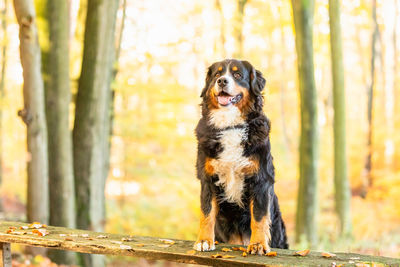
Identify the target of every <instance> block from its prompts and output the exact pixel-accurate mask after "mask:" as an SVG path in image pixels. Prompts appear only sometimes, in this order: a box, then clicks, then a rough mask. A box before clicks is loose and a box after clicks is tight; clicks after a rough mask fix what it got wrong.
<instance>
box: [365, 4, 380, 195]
mask: <svg viewBox="0 0 400 267" xmlns="http://www.w3.org/2000/svg"><path fill="white" fill-rule="evenodd" d="M372 23H373V27H374V30H373V32H372V38H371V80H370V84H369V86H368V88H367V96H368V105H367V118H368V130H367V156H366V159H365V165H364V171H363V188H362V192H361V196H363V197H365V196H366V194H367V192H368V189H369V187H370V186H371V185H372V176H371V169H372V122H373V117H372V115H373V113H372V110H373V103H374V101H373V100H374V85H375V58H376V42H377V39H378V37H379V27H378V22H377V19H376V0H372Z"/></svg>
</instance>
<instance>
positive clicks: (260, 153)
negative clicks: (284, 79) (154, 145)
mask: <svg viewBox="0 0 400 267" xmlns="http://www.w3.org/2000/svg"><path fill="white" fill-rule="evenodd" d="M232 65H234V66H235V68H234V70H237V72H238V73H240V75H237V77H239V78H238V79H236V76H235V78H234V79H233V80H234V82H235V83H236V85H235V86H238V88H242V89H244V90H247V93H248V94H247V93H246V92H244V95H242V97H243V98H242V99H241V100H240V101H239V103H234V104H231V105H239V104H240V111H241V116H242V117H243V120H244V123H241V124H238V125H231V126H228V127H226V128H222V129H221V128H217V127H215V126H214V125H212V124H211V123H210V112H211V110H212V109H215V108H225V107H222V106H219V105H218V104H217V103H218V102H217V101H216V99H215V98H216V97H217V96H216V95H214V94H212V93H211V92H209V91H210V90H213V89H214V88H213V87H214V86H217V83H216V80H217V79H218V78H219V77H221V76H222V75H226V74H227V72H228V70H229V69H230V68H232ZM230 73H235V72H234V71H232V69H231V70H230ZM232 77H233V76H232ZM264 86H265V79H264V78H263V76H262V74H261V72H259V71H258V70H255V69H254V67H253V66H252V65H251V64H250V63H249V62H247V61H240V60H232V59H231V60H224V61H221V62H216V63H214V64H212V65H211V66H210V67H209V68H208V72H207V78H206V85H205V87H204V89H203V91H202V93H201V97H202V100H203V102H202V104H201V107H202V118H201V119H200V121H199V123H198V125H197V128H196V137H197V141H198V155H197V163H196V168H197V177H198V178H199V179H200V182H201V211H202V213H203V215H204V216H207V215H208V214H210V211H211V208H212V204H211V203H212V199H213V198H216V201H217V203H218V213H217V215H216V220H215V228H214V229H215V239H216V240H217V241H219V242H225V243H228V242H229V241H230V240H231V238H232V236H240V237H241V239H242V240H243V245H248V242H246V240H249V239H250V236H251V234H252V233H251V231H252V230H251V227H250V221H251V211H250V205H251V201H252V203H253V214H254V219H255V220H256V221H260V220H261V219H262V218H263V217H264V216H266V215H268V214H269V216H270V222H271V223H270V227H269V230H270V236H271V239H270V240H269V246H270V247H274V248H288V243H287V237H286V230H285V224H284V222H283V220H282V217H281V212H280V209H279V205H278V199H277V196H276V195H275V192H274V182H275V178H274V177H275V174H274V165H273V162H272V156H271V144H270V139H269V132H270V128H271V124H270V121H269V119H268V118H267V117H266V116H265V114H264V112H263V109H262V108H263V102H264V99H263V96H262V90H263V89H264ZM234 128H246V133H247V138H245V139H244V140H242V143H241V146H242V148H243V150H242V151H243V156H244V157H246V158H253V159H255V160H257V162H258V166H259V167H258V169H257V172H256V173H254V174H251V175H250V176H245V179H244V187H243V190H242V202H243V205H242V206H241V205H238V204H237V203H232V202H228V201H227V200H226V199H224V194H225V191H224V187H223V186H221V185H217V184H216V182H218V179H219V177H218V175H217V174H213V175H209V174H208V173H207V171H206V170H205V164H206V160H207V158H210V159H218V157H219V155H220V154H221V152H222V151H223V149H224V148H223V146H222V145H221V142H220V137H221V133H222V132H223V131H226V130H230V129H234ZM268 209H269V212H267V210H268Z"/></svg>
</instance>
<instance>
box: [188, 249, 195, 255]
mask: <svg viewBox="0 0 400 267" xmlns="http://www.w3.org/2000/svg"><path fill="white" fill-rule="evenodd" d="M186 254H189V255H194V254H196V250H194V249H192V250H188V251H186Z"/></svg>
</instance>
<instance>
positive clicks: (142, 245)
mask: <svg viewBox="0 0 400 267" xmlns="http://www.w3.org/2000/svg"><path fill="white" fill-rule="evenodd" d="M135 246H138V247H144V244H135Z"/></svg>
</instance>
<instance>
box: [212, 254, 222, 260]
mask: <svg viewBox="0 0 400 267" xmlns="http://www.w3.org/2000/svg"><path fill="white" fill-rule="evenodd" d="M211 258H214V259H217V258H222V255H221V254H218V253H217V254H214V255H211Z"/></svg>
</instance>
